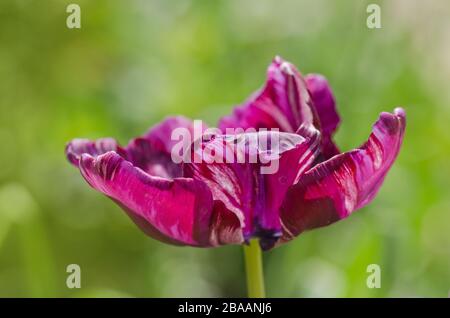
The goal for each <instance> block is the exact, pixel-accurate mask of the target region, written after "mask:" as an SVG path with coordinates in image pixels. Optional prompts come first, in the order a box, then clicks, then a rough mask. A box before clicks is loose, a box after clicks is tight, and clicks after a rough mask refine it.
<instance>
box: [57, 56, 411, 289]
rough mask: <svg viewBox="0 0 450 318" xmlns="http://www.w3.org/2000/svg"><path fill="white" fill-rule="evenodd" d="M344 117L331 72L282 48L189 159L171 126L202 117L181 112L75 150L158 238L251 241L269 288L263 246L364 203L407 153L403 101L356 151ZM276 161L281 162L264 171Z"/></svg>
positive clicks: (253, 265) (251, 256)
mask: <svg viewBox="0 0 450 318" xmlns="http://www.w3.org/2000/svg"><path fill="white" fill-rule="evenodd" d="M339 123H340V117H339V115H338V113H337V111H336V105H335V98H334V96H333V93H332V91H331V88H330V86H329V84H328V82H327V80H326V79H325V78H324V77H323V76H321V75H317V74H310V75H306V76H305V77H303V76H302V75H301V74H300V72H299V71H298V70H297V69H296V68H295V66H294V65H292V64H291V63H289V62H286V61H284V60H282V59H281V58H280V57H276V58H275V59H274V60H273V61H272V63H271V64H270V66H269V68H268V72H267V81H266V83H265V85H264V86H263V87H262V88H261V89H260V90H259V91H257V92H256V93H254V94H253V95H252V96H251V97H250V98H249V99H248V100H247V101H246V102H244V103H243V104H242V105H240V106H238V107H236V108H235V109H234V111H233V112H232V114H231V115H229V116H226V117H223V118H222V119H221V120H220V121H219V124H218V129H216V130H214V133H212V134H211V133H208V134H207V133H206V130H208V128H207V127H206V126H205V125H202V126H201V127H200V136H197V138H194V140H191V142H189V151H187V152H186V153H183V154H180V155H179V157H178V159H183V160H174V148H175V147H177V146H179V140H174V138H173V131H174V130H175V129H180V128H182V129H184V131H186V132H189V133H190V134H191V135H192V134H193V135H195V128H196V127H195V123H194V122H193V121H191V120H189V119H187V118H185V117H180V116H179V117H169V118H167V119H165V120H164V121H162V122H161V123H159V124H158V125H156V126H154V127H153V128H151V129H150V130H149V131H148V132H147V133H146V134H145V135H144V136H142V137H138V138H136V139H133V140H131V141H130V142H129V143H128V145H127V146H125V147H122V146H120V145H119V144H118V143H117V142H116V141H115V140H114V139H111V138H105V139H100V140H97V141H91V140H86V139H74V140H72V141H71V142H70V143H69V144H68V145H67V147H66V155H67V158H68V159H69V161H70V162H71V163H72V164H73V165H75V166H76V167H78V168H79V170H80V172H81V174H82V176H83V177H84V179H85V180H86V181H87V182H88V183H89V185H90V186H91V187H93V188H94V189H96V190H98V191H99V192H102V193H103V194H105V195H106V196H108V197H110V198H111V199H112V200H113V201H115V202H116V203H117V204H118V205H119V206H121V207H122V208H123V210H124V211H125V212H126V213H127V214H128V215H129V216H130V218H131V219H132V220H133V221H134V222H135V223H136V224H137V225H138V226H139V227H140V228H141V229H142V230H143V231H144V232H145V233H146V234H148V235H149V236H151V237H153V238H155V239H157V240H160V241H162V242H165V243H169V244H174V245H188V246H196V247H215V246H219V245H225V244H244V245H247V246H246V247H245V255H246V265H247V274H248V283H249V291H250V293H249V294H250V295H251V296H262V295H263V284H262V277H261V276H262V266H261V262H260V258H261V256H260V247H261V248H262V249H263V250H269V249H271V248H273V247H275V246H279V245H281V244H284V243H286V242H288V241H290V240H292V239H293V238H295V237H297V236H298V235H299V234H301V233H302V232H304V231H306V230H311V229H314V228H318V227H322V226H326V225H329V224H332V223H334V222H336V221H339V220H341V219H343V218H346V217H347V216H349V215H350V214H351V213H353V212H354V211H356V210H358V209H360V208H362V207H363V206H365V205H367V204H368V203H369V202H371V201H372V200H373V198H374V197H375V195H376V194H377V192H378V190H379V188H380V187H381V185H382V183H383V180H384V178H385V176H386V174H387V172H388V171H389V169H390V168H391V166H392V164H393V163H394V161H395V159H396V157H397V155H398V153H399V150H400V146H401V144H402V140H403V135H404V131H405V124H406V122H405V112H404V110H403V109H401V108H396V109H395V110H394V112H393V113H385V112H383V113H381V114H380V116H379V118H378V120H377V121H376V122H375V124H374V125H373V129H372V133H371V134H370V136H369V138H368V140H367V141H366V142H365V143H364V144H363V145H362V146H360V147H359V148H356V149H353V150H351V151H348V152H342V153H341V152H340V151H339V148H338V147H337V146H336V145H335V143H334V142H333V138H332V137H333V134H334V132H335V131H336V129H337V127H338V126H339ZM197 128H198V127H197ZM197 130H198V129H197ZM249 130H250V132H249ZM197 135H198V134H197ZM262 140H266V141H267V140H269V142H268V143H266V144H265V145H262V143H261V141H262ZM242 141H244V142H242ZM206 150H208V151H206ZM251 155H256V160H249V158H250V157H251ZM227 156H228V157H227ZM196 157H200V159H201V160H193V159H195V158H196ZM229 158H232V159H234V160H227V159H229ZM238 158H240V160H238ZM187 159H190V160H187ZM274 162H276V165H274V167H276V169H274V170H273V171H271V172H270V173H263V172H262V171H263V169H265V168H267V169H268V168H270V166H271V164H272V163H274ZM268 170H270V169H268ZM258 243H259V244H258Z"/></svg>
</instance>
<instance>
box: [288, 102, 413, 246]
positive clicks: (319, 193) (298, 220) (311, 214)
mask: <svg viewBox="0 0 450 318" xmlns="http://www.w3.org/2000/svg"><path fill="white" fill-rule="evenodd" d="M405 125H406V119H405V113H404V111H403V109H401V108H397V109H395V111H394V114H390V113H381V115H380V118H379V119H378V121H377V122H376V123H375V125H374V126H373V130H372V134H371V135H370V137H369V139H368V141H367V142H366V143H365V144H364V145H363V146H361V147H360V148H358V149H355V150H352V151H349V152H346V153H342V154H340V155H337V156H335V157H333V158H331V159H329V160H328V161H325V162H323V163H321V164H319V165H317V166H315V167H314V168H312V169H311V170H309V171H308V172H306V173H305V174H304V175H303V176H302V177H301V178H300V180H299V182H298V183H297V184H295V185H294V186H292V187H291V188H290V189H289V191H288V192H287V195H286V198H285V201H284V202H283V204H282V207H281V219H282V223H283V238H282V240H283V241H288V240H290V239H292V238H294V237H295V236H297V235H299V234H300V233H301V232H303V231H305V230H308V229H313V228H316V227H320V226H325V225H328V224H330V223H333V222H335V221H337V220H339V219H342V218H345V217H347V216H348V215H350V214H351V213H352V212H353V211H355V210H357V209H359V208H361V207H363V206H364V205H366V204H368V203H369V202H370V201H371V200H372V199H373V198H374V196H375V195H376V193H377V191H378V189H379V188H380V186H381V184H382V182H383V180H384V177H385V176H386V174H387V172H388V170H389V169H390V167H391V166H392V164H393V163H394V161H395V158H396V157H397V155H398V152H399V150H400V146H401V144H402V141H403V134H404V131H405Z"/></svg>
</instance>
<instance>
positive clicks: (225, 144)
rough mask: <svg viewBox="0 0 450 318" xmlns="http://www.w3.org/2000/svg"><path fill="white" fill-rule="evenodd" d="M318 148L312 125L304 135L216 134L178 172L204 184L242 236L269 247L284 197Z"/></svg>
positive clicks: (278, 230) (277, 233)
mask: <svg viewBox="0 0 450 318" xmlns="http://www.w3.org/2000/svg"><path fill="white" fill-rule="evenodd" d="M268 140H269V141H270V142H268V143H267V144H266V143H265V141H268ZM318 148H319V133H318V131H316V130H314V129H312V130H309V131H308V134H307V136H306V135H305V137H303V136H301V135H299V134H289V133H279V132H272V131H269V132H267V131H266V132H258V133H246V134H238V135H216V136H212V137H211V139H209V140H204V141H203V142H202V143H201V144H200V145H199V148H198V149H193V156H192V159H193V162H192V163H187V164H185V166H184V167H185V170H184V171H185V175H186V176H190V177H192V178H194V179H197V180H201V181H203V182H204V183H205V184H207V185H208V187H209V188H210V190H211V192H212V195H213V199H214V200H215V201H220V202H221V203H222V204H223V207H224V208H225V209H226V210H228V211H230V212H232V213H233V214H235V215H236V216H237V217H238V218H239V220H240V222H241V224H242V227H243V232H244V233H243V234H244V237H245V239H247V240H248V239H250V238H251V237H260V238H261V239H262V242H261V244H264V245H265V246H271V245H273V243H274V242H275V241H276V239H277V238H278V237H279V236H280V235H281V224H280V217H279V208H280V205H281V203H282V201H283V199H284V195H285V193H286V191H287V189H288V188H289V187H290V186H291V185H292V184H293V183H294V182H295V181H296V180H297V179H298V178H299V176H300V175H301V174H302V173H303V171H305V170H306V169H307V168H309V166H310V165H311V163H312V162H313V161H314V159H315V155H316V152H317V150H318ZM200 155H202V156H203V157H202V158H201V157H200ZM196 158H197V159H202V160H201V161H200V160H198V161H197V162H195V159H196ZM251 158H253V159H251Z"/></svg>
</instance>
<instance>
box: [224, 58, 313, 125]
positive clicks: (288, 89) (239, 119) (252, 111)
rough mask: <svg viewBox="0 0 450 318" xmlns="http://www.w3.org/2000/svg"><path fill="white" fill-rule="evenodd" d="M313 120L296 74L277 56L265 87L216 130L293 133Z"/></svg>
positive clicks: (308, 98)
mask: <svg viewBox="0 0 450 318" xmlns="http://www.w3.org/2000/svg"><path fill="white" fill-rule="evenodd" d="M316 117H317V115H316V114H315V111H314V109H313V107H312V103H311V99H310V96H309V93H308V90H307V88H306V83H305V81H304V80H303V78H302V76H301V75H300V73H299V71H298V70H297V69H296V68H295V66H294V65H293V64H291V63H289V62H286V61H284V60H282V59H281V58H280V57H278V56H277V57H275V59H274V60H273V62H272V64H271V65H270V66H269V68H268V71H267V82H266V85H265V86H264V87H263V88H262V89H261V90H260V91H258V92H256V93H255V94H254V95H253V96H252V97H250V99H249V100H247V101H246V102H245V103H244V104H243V105H241V106H238V107H236V108H235V109H234V111H233V113H232V114H231V115H229V116H225V117H223V118H222V119H221V120H220V121H219V128H220V129H221V130H222V132H224V133H226V128H243V129H247V128H255V129H260V128H268V129H270V128H279V129H280V130H281V131H284V132H292V133H293V132H295V131H296V130H297V129H298V128H299V127H300V126H301V125H308V124H313V123H316V122H317V118H316ZM316 127H317V126H316Z"/></svg>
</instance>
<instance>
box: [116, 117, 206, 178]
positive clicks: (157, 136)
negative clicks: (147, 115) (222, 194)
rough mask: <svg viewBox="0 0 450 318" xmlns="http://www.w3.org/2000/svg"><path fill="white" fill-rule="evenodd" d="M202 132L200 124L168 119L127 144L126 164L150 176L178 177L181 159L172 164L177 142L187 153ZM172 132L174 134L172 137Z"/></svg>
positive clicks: (187, 120)
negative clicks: (129, 162) (129, 163)
mask: <svg viewBox="0 0 450 318" xmlns="http://www.w3.org/2000/svg"><path fill="white" fill-rule="evenodd" d="M204 129H205V126H204V125H203V124H202V123H201V122H195V121H194V122H193V121H191V120H190V119H188V118H186V117H183V116H176V117H168V118H166V119H165V120H163V121H162V122H161V123H159V124H158V125H156V126H154V127H152V128H151V129H150V130H149V131H148V132H147V133H146V134H145V135H144V136H142V137H138V138H136V139H133V140H132V141H130V143H129V144H128V146H127V147H126V148H125V150H126V152H127V156H128V160H129V161H131V162H132V163H133V164H134V165H135V166H137V167H139V168H141V169H142V170H144V171H145V172H147V173H148V174H150V175H153V176H159V177H163V178H177V177H181V175H182V168H181V165H180V161H181V158H178V159H180V160H178V161H177V160H174V159H173V158H172V149H173V148H174V146H175V145H176V144H178V143H180V142H181V143H185V145H184V148H186V149H187V148H188V147H189V146H190V144H191V141H192V140H194V138H195V139H198V138H200V137H201V134H202V132H203V131H204ZM175 131H177V132H178V133H174V132H175ZM173 133H174V134H173ZM172 134H173V135H172ZM197 135H198V136H197ZM173 155H178V154H177V153H173ZM180 157H181V154H180Z"/></svg>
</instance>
